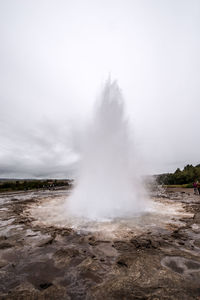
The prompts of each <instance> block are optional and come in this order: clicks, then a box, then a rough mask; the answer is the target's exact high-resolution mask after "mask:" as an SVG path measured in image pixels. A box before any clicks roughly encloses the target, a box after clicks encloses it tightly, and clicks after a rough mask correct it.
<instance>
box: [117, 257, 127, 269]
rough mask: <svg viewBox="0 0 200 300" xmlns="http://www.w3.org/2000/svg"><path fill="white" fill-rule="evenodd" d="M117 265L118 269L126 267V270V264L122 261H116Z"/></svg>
mask: <svg viewBox="0 0 200 300" xmlns="http://www.w3.org/2000/svg"><path fill="white" fill-rule="evenodd" d="M117 265H118V266H120V267H126V268H128V265H127V263H126V262H125V261H124V260H123V259H120V260H118V261H117Z"/></svg>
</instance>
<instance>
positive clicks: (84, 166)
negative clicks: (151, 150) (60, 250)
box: [67, 80, 145, 220]
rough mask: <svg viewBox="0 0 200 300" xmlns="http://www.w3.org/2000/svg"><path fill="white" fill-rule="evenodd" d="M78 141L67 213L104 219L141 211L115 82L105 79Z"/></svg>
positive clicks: (142, 195)
mask: <svg viewBox="0 0 200 300" xmlns="http://www.w3.org/2000/svg"><path fill="white" fill-rule="evenodd" d="M82 144H83V145H82V158H81V164H80V170H79V171H80V172H79V178H78V180H77V184H76V186H75V188H74V190H73V192H72V195H71V196H70V197H69V199H68V201H67V210H68V212H69V213H70V214H71V215H74V216H77V217H84V218H88V219H92V220H105V219H112V218H117V217H130V216H133V215H135V214H137V213H138V212H141V211H143V210H144V208H145V201H144V198H145V192H144V188H143V186H142V185H141V178H140V176H139V168H138V166H137V158H136V153H135V151H134V147H133V145H132V139H131V136H130V129H129V123H128V120H127V118H126V117H125V113H124V102H123V97H122V93H121V91H120V89H119V87H118V85H117V83H116V82H111V81H110V80H108V81H107V83H106V85H105V87H104V89H103V92H102V94H101V97H100V99H99V101H98V104H97V107H96V110H95V113H94V117H93V120H92V122H91V124H90V126H89V127H88V128H87V130H86V132H85V134H84V137H83V141H82Z"/></svg>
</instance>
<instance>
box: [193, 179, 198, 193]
mask: <svg viewBox="0 0 200 300" xmlns="http://www.w3.org/2000/svg"><path fill="white" fill-rule="evenodd" d="M193 187H194V193H195V195H200V182H198V181H195V182H194V183H193Z"/></svg>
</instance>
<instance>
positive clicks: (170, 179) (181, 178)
mask: <svg viewBox="0 0 200 300" xmlns="http://www.w3.org/2000/svg"><path fill="white" fill-rule="evenodd" d="M156 180H157V182H158V183H159V184H166V185H173V184H191V183H192V182H194V181H196V180H199V181H200V164H198V165H196V166H193V165H187V166H185V167H184V169H183V170H180V169H179V168H178V169H177V170H176V171H175V172H174V173H165V174H160V175H156Z"/></svg>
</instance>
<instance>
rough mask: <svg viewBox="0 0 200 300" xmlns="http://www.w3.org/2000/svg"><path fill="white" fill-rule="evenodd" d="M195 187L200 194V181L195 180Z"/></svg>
mask: <svg viewBox="0 0 200 300" xmlns="http://www.w3.org/2000/svg"><path fill="white" fill-rule="evenodd" d="M197 189H198V193H199V195H200V182H199V181H197Z"/></svg>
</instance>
